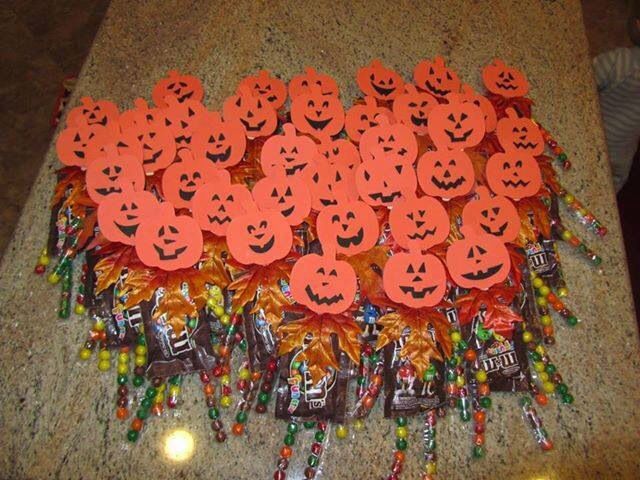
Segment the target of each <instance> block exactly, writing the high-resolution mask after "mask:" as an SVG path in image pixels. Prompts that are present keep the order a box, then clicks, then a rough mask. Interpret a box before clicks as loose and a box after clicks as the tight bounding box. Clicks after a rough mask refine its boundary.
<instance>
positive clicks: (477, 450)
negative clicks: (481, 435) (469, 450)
mask: <svg viewBox="0 0 640 480" xmlns="http://www.w3.org/2000/svg"><path fill="white" fill-rule="evenodd" d="M483 457H484V447H482V446H481V445H476V446H475V447H473V458H483Z"/></svg>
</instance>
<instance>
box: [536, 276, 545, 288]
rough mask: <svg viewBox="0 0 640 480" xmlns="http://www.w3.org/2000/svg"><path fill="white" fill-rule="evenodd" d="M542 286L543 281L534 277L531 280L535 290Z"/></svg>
mask: <svg viewBox="0 0 640 480" xmlns="http://www.w3.org/2000/svg"><path fill="white" fill-rule="evenodd" d="M543 285H544V281H543V280H542V279H541V278H540V277H536V278H534V279H533V286H534V287H535V288H540V287H542V286H543Z"/></svg>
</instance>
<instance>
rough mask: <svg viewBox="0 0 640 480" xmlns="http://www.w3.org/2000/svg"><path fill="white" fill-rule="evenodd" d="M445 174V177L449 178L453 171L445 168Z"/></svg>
mask: <svg viewBox="0 0 640 480" xmlns="http://www.w3.org/2000/svg"><path fill="white" fill-rule="evenodd" d="M443 176H444V178H449V177H450V176H451V173H450V172H449V170H445V171H444V175H443Z"/></svg>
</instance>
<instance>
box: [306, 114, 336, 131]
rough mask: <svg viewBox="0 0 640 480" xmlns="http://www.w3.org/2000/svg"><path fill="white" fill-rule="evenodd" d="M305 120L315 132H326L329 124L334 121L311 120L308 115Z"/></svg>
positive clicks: (329, 119) (328, 119)
mask: <svg viewBox="0 0 640 480" xmlns="http://www.w3.org/2000/svg"><path fill="white" fill-rule="evenodd" d="M304 118H305V120H306V121H307V123H309V125H310V126H311V128H313V129H314V130H324V129H325V127H326V126H327V125H329V122H331V120H333V118H327V119H326V120H311V119H310V118H309V117H307V116H306V115H305V116H304Z"/></svg>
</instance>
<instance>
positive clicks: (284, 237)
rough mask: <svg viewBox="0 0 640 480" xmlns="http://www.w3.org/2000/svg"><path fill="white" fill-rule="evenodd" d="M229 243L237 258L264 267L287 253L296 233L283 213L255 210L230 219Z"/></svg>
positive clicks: (230, 251)
mask: <svg viewBox="0 0 640 480" xmlns="http://www.w3.org/2000/svg"><path fill="white" fill-rule="evenodd" d="M227 244H228V245H229V253H231V256H232V257H233V258H234V260H236V261H238V262H240V263H242V264H244V265H251V264H256V265H263V266H264V265H269V264H270V263H272V262H274V261H276V260H280V259H282V258H284V257H286V256H287V255H288V253H289V252H290V251H291V247H292V245H293V234H292V233H291V227H290V226H289V224H288V223H287V221H286V220H285V218H284V217H283V216H282V215H281V214H280V213H278V212H276V211H275V210H269V211H265V212H262V211H259V210H257V209H253V210H250V211H249V213H246V214H244V215H240V216H238V217H236V218H234V219H233V220H231V224H230V225H229V228H228V229H227Z"/></svg>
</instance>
